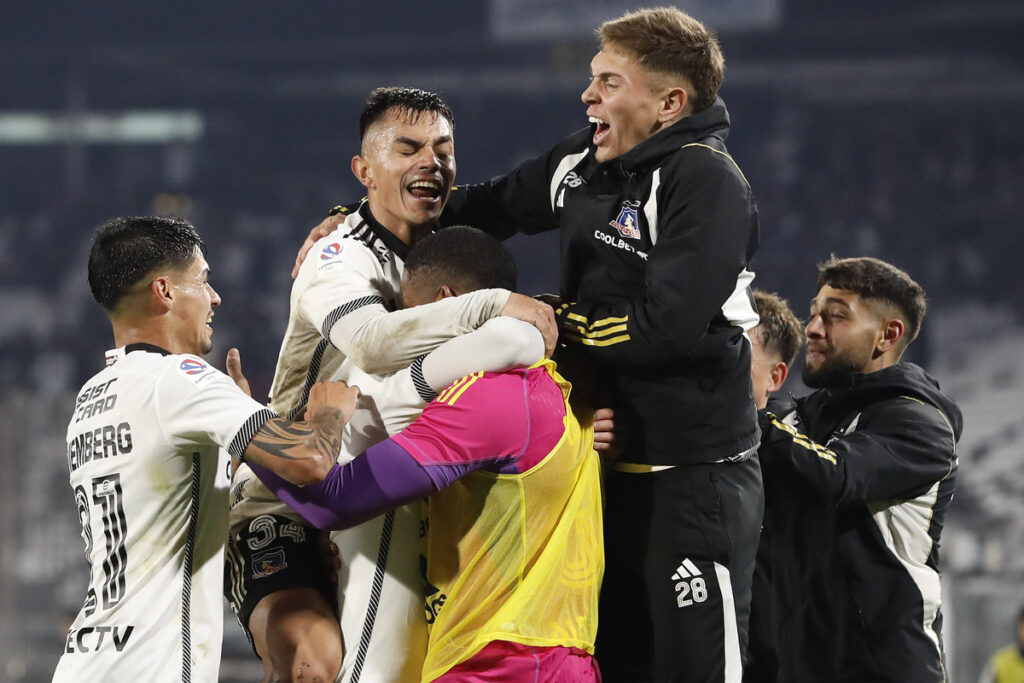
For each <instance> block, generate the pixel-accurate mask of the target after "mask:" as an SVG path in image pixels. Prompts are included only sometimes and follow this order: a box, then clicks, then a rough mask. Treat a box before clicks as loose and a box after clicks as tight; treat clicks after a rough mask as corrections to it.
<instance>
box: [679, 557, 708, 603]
mask: <svg viewBox="0 0 1024 683" xmlns="http://www.w3.org/2000/svg"><path fill="white" fill-rule="evenodd" d="M672 580H673V581H675V582H676V586H675V591H676V606H677V607H689V606H690V605H692V604H693V603H695V602H697V603H700V602H704V601H705V600H707V599H708V587H707V584H706V583H705V582H704V578H703V574H702V573H701V571H700V569H698V568H697V565H695V564H694V563H693V562H692V561H691V560H690V558H686V559H684V560H683V561H682V562H680V563H679V566H678V567H677V568H676V571H675V573H674V574H672Z"/></svg>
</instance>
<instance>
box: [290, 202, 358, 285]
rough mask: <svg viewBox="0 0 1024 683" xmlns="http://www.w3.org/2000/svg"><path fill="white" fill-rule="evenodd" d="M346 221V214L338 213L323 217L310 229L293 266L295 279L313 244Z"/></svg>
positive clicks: (293, 277)
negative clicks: (318, 223)
mask: <svg viewBox="0 0 1024 683" xmlns="http://www.w3.org/2000/svg"><path fill="white" fill-rule="evenodd" d="M344 221H345V214H343V213H337V214H334V215H333V216H328V217H327V218H325V219H323V220H322V221H320V225H318V226H316V227H315V228H313V229H312V230H310V231H309V236H307V237H306V241H305V242H303V243H302V246H301V247H299V253H298V254H296V256H295V265H294V266H292V279H293V280H294V279H295V278H297V277H298V276H299V267H300V266H302V262H303V261H305V260H306V254H308V253H309V250H310V249H312V248H313V245H314V244H316V243H317V242H318V241H319V240H321V239H323V238H324V237H327V236H328V235H330V234H331V233H332V232H334V231H335V230H337V229H338V226H339V225H341V224H342V223H343V222H344Z"/></svg>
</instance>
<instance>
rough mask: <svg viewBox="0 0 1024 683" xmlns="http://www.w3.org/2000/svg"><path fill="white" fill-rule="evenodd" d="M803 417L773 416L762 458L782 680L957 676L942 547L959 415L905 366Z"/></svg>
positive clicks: (826, 400)
mask: <svg viewBox="0 0 1024 683" xmlns="http://www.w3.org/2000/svg"><path fill="white" fill-rule="evenodd" d="M794 410H795V412H790V413H789V414H788V416H781V415H780V416H779V417H778V418H776V417H774V416H772V415H771V414H770V413H763V414H762V428H763V430H764V433H763V441H762V444H761V447H760V449H759V450H758V454H759V456H760V459H761V467H762V469H763V472H764V480H765V488H766V505H765V510H766V511H765V521H764V532H765V537H766V539H767V542H768V543H769V549H768V553H767V557H768V562H769V565H770V566H769V567H768V570H769V572H770V575H771V590H770V593H771V602H770V605H768V612H769V614H768V617H769V622H770V623H771V624H772V634H773V636H774V646H775V649H776V655H777V657H778V663H779V677H778V680H779V682H780V683H838V682H848V683H873V682H875V681H889V682H892V683H940V682H942V681H945V680H946V673H945V669H944V663H943V658H942V650H941V624H942V615H941V611H940V609H939V600H940V594H939V569H938V549H939V536H940V534H941V533H942V525H943V522H944V519H945V514H946V508H947V507H948V505H949V502H950V500H951V499H952V496H953V488H954V482H955V479H956V471H957V456H956V442H957V440H959V438H960V433H961V429H962V424H963V423H962V417H961V414H960V410H959V408H957V406H956V404H954V403H953V401H952V400H951V399H950V398H949V397H947V396H945V395H944V394H942V393H941V391H940V390H939V387H938V384H937V383H936V382H935V380H933V379H932V378H931V377H929V376H928V375H927V374H926V373H925V372H924V370H922V369H921V368H919V367H918V366H916V365H913V364H911V363H899V364H897V365H894V366H891V367H889V368H886V369H884V370H880V371H878V372H873V373H869V374H857V375H851V376H850V378H849V381H848V382H847V383H846V384H845V385H844V386H842V387H838V388H834V389H829V390H827V391H826V390H819V391H817V392H815V393H813V394H811V395H810V396H809V397H807V398H805V399H799V400H798V401H797V402H796V404H795V408H794ZM783 422H785V423H786V425H785V426H784V425H783ZM761 559H763V558H762V557H761V556H760V555H759V561H760V560H761ZM761 597H763V596H760V595H759V596H758V597H757V599H761ZM763 607H764V606H763V605H758V606H757V609H762V608H763Z"/></svg>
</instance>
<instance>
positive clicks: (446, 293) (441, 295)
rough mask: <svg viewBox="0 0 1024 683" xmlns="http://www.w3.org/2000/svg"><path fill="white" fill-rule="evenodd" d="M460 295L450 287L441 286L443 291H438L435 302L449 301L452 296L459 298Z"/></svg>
mask: <svg viewBox="0 0 1024 683" xmlns="http://www.w3.org/2000/svg"><path fill="white" fill-rule="evenodd" d="M458 295H459V293H458V292H456V291H455V290H454V289H452V288H451V287H449V286H448V285H441V289H439V290H437V296H436V297H434V301H440V300H441V299H447V298H448V297H450V296H458Z"/></svg>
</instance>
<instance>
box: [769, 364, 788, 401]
mask: <svg viewBox="0 0 1024 683" xmlns="http://www.w3.org/2000/svg"><path fill="white" fill-rule="evenodd" d="M787 375H789V366H788V365H786V364H785V363H783V362H782V361H781V360H780V361H778V362H777V363H772V369H771V372H770V373H769V378H770V379H771V384H770V385H769V386H768V391H769V392H770V393H775V392H776V391H778V390H779V389H781V388H782V385H783V384H785V383H786V377H787Z"/></svg>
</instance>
